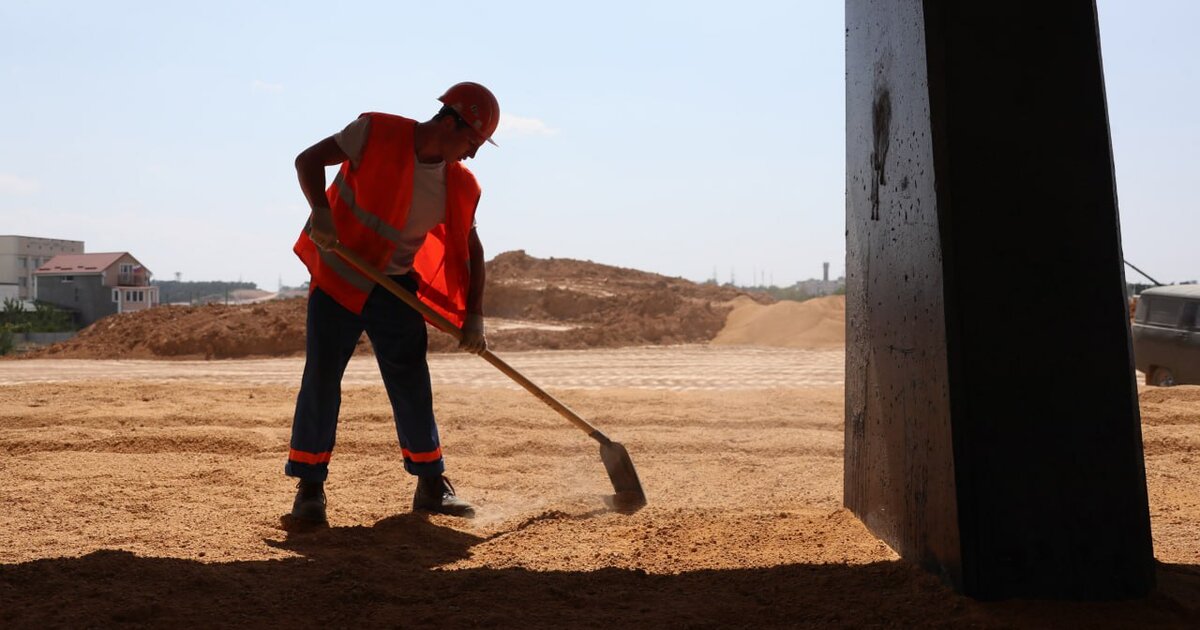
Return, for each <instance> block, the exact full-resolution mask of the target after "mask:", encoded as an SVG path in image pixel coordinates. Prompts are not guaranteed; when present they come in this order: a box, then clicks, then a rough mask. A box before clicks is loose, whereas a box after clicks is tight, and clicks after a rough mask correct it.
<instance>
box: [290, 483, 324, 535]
mask: <svg viewBox="0 0 1200 630" xmlns="http://www.w3.org/2000/svg"><path fill="white" fill-rule="evenodd" d="M292 518H294V519H296V520H297V521H301V522H303V523H306V524H311V525H324V524H325V523H327V522H328V521H326V519H325V484H324V483H322V482H320V481H301V482H300V483H298V484H296V500H295V502H293V503H292Z"/></svg>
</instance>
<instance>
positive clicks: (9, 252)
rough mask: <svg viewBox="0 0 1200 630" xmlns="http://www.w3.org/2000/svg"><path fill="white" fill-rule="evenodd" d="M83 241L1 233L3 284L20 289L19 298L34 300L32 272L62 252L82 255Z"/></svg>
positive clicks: (0, 277)
mask: <svg viewBox="0 0 1200 630" xmlns="http://www.w3.org/2000/svg"><path fill="white" fill-rule="evenodd" d="M82 253H83V241H66V240H62V239H57V238H39V237H36V236H15V235H12V234H5V235H0V286H4V285H12V286H15V287H16V288H17V299H20V300H32V299H33V271H34V270H35V269H37V268H38V267H41V266H42V265H44V264H45V263H46V262H47V261H49V260H50V259H51V258H54V257H55V256H57V255H59V254H82Z"/></svg>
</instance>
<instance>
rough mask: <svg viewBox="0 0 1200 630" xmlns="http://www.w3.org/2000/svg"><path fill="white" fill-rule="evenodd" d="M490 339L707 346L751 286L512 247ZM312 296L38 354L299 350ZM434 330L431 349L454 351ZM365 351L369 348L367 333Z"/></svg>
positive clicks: (126, 327) (128, 325)
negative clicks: (544, 255)
mask: <svg viewBox="0 0 1200 630" xmlns="http://www.w3.org/2000/svg"><path fill="white" fill-rule="evenodd" d="M487 275H488V288H487V290H486V292H485V293H484V296H485V298H484V312H485V313H486V314H487V316H488V318H489V324H488V341H489V343H490V344H491V346H492V348H493V349H495V350H498V351H505V350H534V349H585V348H601V347H606V348H607V347H622V346H640V345H670V344H682V343H704V342H707V341H709V340H710V339H712V338H713V337H714V336H716V335H717V333H718V332H719V331H720V330H721V329H722V327H723V326H725V317H726V315H727V314H728V313H729V311H730V309H731V308H732V306H731V304H732V301H733V300H734V299H735V298H738V297H739V296H740V297H742V298H743V299H744V300H745V301H746V302H748V303H755V302H754V300H760V301H770V298H768V297H765V296H754V297H750V296H748V294H747V293H745V292H744V291H741V290H738V289H733V288H730V287H719V286H716V285H711V284H697V283H695V282H691V281H688V280H684V279H682V278H668V277H665V276H661V275H658V274H653V273H648V272H644V271H638V270H635V269H624V268H621V267H612V266H608V265H601V264H597V263H593V262H590V261H579V260H571V259H565V258H549V259H541V258H534V257H532V256H529V255H527V254H525V252H523V251H516V252H507V253H504V254H500V255H499V256H496V257H495V258H494V259H492V260H491V261H489V262H488V263H487ZM305 308H306V301H305V300H304V299H288V300H275V301H267V302H262V303H258V304H246V305H236V306H234V305H228V306H227V305H216V304H212V305H205V306H194V307H180V306H170V307H160V308H154V309H149V310H146V311H139V312H137V313H128V314H122V315H116V316H112V317H107V318H105V319H103V320H101V321H99V322H97V323H95V324H94V325H92V326H90V327H89V328H87V329H85V330H83V331H82V332H80V334H79V335H77V336H76V337H75V338H73V339H71V340H68V341H67V342H64V343H61V344H58V345H55V346H50V347H48V348H44V349H41V350H38V351H35V352H31V353H27V354H26V355H24V356H26V357H29V358H51V357H58V358H81V359H116V358H125V359H148V358H181V359H182V358H188V359H194V358H210V359H226V358H241V357H253V356H291V355H297V354H302V353H303V352H304V324H305ZM456 346H457V343H456V342H455V341H454V340H453V339H452V338H451V337H450V336H449V335H446V334H444V333H441V332H438V331H436V330H433V329H432V328H431V329H430V341H429V347H430V350H432V351H435V352H442V351H451V350H454V349H455V347H456ZM358 352H370V343H369V342H368V341H367V340H366V337H365V336H364V338H363V339H362V340H361V341H360V342H359V348H358Z"/></svg>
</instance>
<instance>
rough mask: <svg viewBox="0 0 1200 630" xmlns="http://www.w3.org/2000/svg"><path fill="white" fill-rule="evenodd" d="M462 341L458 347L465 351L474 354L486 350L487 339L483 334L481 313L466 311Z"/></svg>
mask: <svg viewBox="0 0 1200 630" xmlns="http://www.w3.org/2000/svg"><path fill="white" fill-rule="evenodd" d="M462 334H463V335H462V341H460V342H459V344H458V347H459V348H460V349H462V350H466V351H467V352H472V353H474V354H482V353H483V351H484V350H487V339H486V338H485V337H484V336H483V315H482V314H480V313H468V314H467V321H466V322H464V323H463V327H462Z"/></svg>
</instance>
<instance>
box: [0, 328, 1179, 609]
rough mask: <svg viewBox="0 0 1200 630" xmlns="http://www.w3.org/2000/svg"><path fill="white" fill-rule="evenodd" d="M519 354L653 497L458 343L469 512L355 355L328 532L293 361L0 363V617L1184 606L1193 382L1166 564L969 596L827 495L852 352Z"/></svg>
mask: <svg viewBox="0 0 1200 630" xmlns="http://www.w3.org/2000/svg"><path fill="white" fill-rule="evenodd" d="M506 358H507V359H508V360H509V361H510V362H511V363H512V364H513V365H515V366H517V367H518V369H522V370H523V371H526V372H527V374H529V375H530V376H531V377H532V378H534V380H535V381H538V382H539V383H540V384H542V385H543V386H545V387H546V388H547V389H549V390H551V391H552V392H553V393H555V394H556V395H558V396H559V397H560V398H561V399H562V400H563V401H564V402H566V403H567V404H568V405H570V406H572V407H573V408H574V409H576V410H577V411H578V412H580V414H581V415H583V416H584V417H586V418H588V419H589V420H591V421H593V422H595V423H596V424H597V425H598V426H600V427H601V428H603V429H604V430H605V432H606V433H608V434H609V435H610V436H611V437H613V438H614V439H616V440H618V441H620V442H622V443H624V444H625V446H626V447H627V448H628V449H629V451H630V453H631V455H632V457H633V460H634V462H635V463H636V465H637V469H638V472H639V474H640V475H641V478H642V482H643V484H644V486H645V488H646V490H647V494H648V498H649V505H648V506H646V507H645V508H643V509H642V510H640V511H638V512H636V513H634V514H621V513H617V512H614V511H611V510H609V509H608V508H607V507H606V503H605V498H606V497H607V495H608V493H609V492H611V487H610V486H609V484H608V480H607V477H606V475H605V473H604V471H603V468H602V466H601V464H600V461H599V457H598V454H597V449H596V448H595V444H594V443H593V442H591V441H590V440H589V439H588V438H587V437H586V436H585V435H583V434H582V433H580V432H579V431H578V430H576V429H574V428H573V427H571V426H570V425H569V424H568V423H566V422H565V421H564V420H562V419H561V418H559V417H558V416H557V415H555V414H554V413H553V412H552V411H550V410H549V409H548V408H546V407H545V406H544V405H543V404H542V403H540V402H539V401H537V400H536V399H534V398H533V397H532V396H530V395H529V394H527V393H525V392H523V391H520V390H517V389H515V388H514V387H513V386H510V385H508V384H506V383H505V382H504V380H503V377H500V378H496V377H495V375H494V374H492V372H491V371H492V368H490V367H489V366H487V365H486V364H484V363H483V362H481V361H479V360H478V359H477V358H474V357H469V356H461V355H459V356H455V355H445V356H434V357H432V358H431V365H432V370H433V375H434V380H435V382H436V383H438V385H437V387H436V391H435V397H436V400H435V405H436V411H437V414H438V418H439V424H440V426H441V429H442V437H443V442H444V449H445V452H446V456H447V462H448V466H449V471H448V474H449V475H450V477H451V478H452V479H453V481H454V482H455V485H456V486H457V488H458V490H459V492H460V494H462V495H463V496H464V497H466V498H468V499H470V500H472V501H474V502H475V503H476V504H477V506H478V509H479V514H480V515H479V517H478V518H476V519H474V520H471V521H463V520H457V519H453V518H449V517H441V516H424V515H414V514H411V513H410V510H409V501H410V500H411V494H412V490H413V482H412V480H411V479H410V478H408V477H406V476H405V475H404V473H403V472H402V470H401V468H400V466H399V460H400V455H399V449H398V447H397V445H396V438H395V433H394V428H393V425H392V421H391V414H390V409H389V406H388V403H387V399H386V396H385V395H384V393H383V391H382V388H381V387H380V386H379V384H378V379H377V377H374V373H373V366H372V365H371V363H370V362H369V361H365V362H364V361H363V360H360V359H356V360H355V362H354V363H353V364H352V368H351V370H350V373H349V376H348V378H347V384H346V387H345V397H344V402H343V416H342V422H341V424H340V427H339V434H338V446H337V449H336V450H335V454H334V459H333V463H332V466H331V478H330V481H329V483H328V486H327V489H328V492H329V498H330V520H331V527H330V528H329V529H325V530H320V531H315V532H288V531H286V530H285V529H284V528H283V526H282V524H281V517H282V516H283V515H285V514H286V513H287V511H288V509H289V508H290V504H291V498H292V492H293V486H292V484H291V483H290V482H289V480H288V479H287V478H285V477H284V476H283V475H282V466H283V458H284V454H285V452H286V447H287V440H288V431H289V426H290V421H291V413H292V405H293V402H294V399H295V395H296V387H295V385H296V383H297V382H298V374H299V369H300V365H301V364H300V362H299V361H298V360H294V359H278V360H265V361H212V362H204V361H198V362H186V361H174V362H154V361H139V362H114V361H17V362H6V363H3V364H0V453H3V455H2V456H0V474H3V478H4V479H5V483H4V484H0V505H3V506H4V509H3V510H0V625H3V626H6V627H44V626H47V625H54V626H72V627H87V626H112V625H118V624H132V625H135V626H137V625H148V626H175V627H178V626H183V625H189V626H193V625H194V626H202V627H208V626H274V627H282V626H288V627H313V626H327V625H333V626H343V627H364V626H371V627H374V626H388V627H392V626H405V627H409V626H417V625H428V624H433V625H436V626H438V627H463V626H468V627H469V626H497V627H512V626H523V627H577V626H579V627H602V626H607V627H647V626H666V627H681V626H685V627H728V626H735V627H749V626H754V627H759V626H764V627H793V626H847V627H861V626H904V627H908V626H914V625H920V626H956V627H957V626H980V627H1013V626H1021V627H1063V626H1070V627H1076V626H1090V627H1133V626H1142V627H1144V626H1174V627H1189V626H1190V627H1196V625H1197V624H1200V491H1198V490H1197V485H1196V482H1197V480H1198V479H1200V388H1198V387H1177V388H1170V389H1158V388H1146V389H1143V391H1142V397H1141V404H1142V412H1143V435H1144V439H1145V446H1146V454H1147V460H1146V467H1147V473H1148V485H1149V491H1150V501H1151V511H1152V518H1153V527H1154V542H1155V554H1156V556H1157V558H1158V559H1159V561H1160V571H1159V583H1160V586H1159V589H1158V590H1157V591H1156V592H1155V593H1154V594H1153V595H1152V596H1151V597H1149V598H1147V599H1144V600H1137V601H1128V602H1109V603H1056V602H976V601H973V600H970V599H967V598H963V597H959V596H957V595H955V594H954V593H953V592H952V591H950V590H949V589H947V588H946V587H944V586H943V585H942V584H940V583H939V582H938V581H937V580H936V579H935V578H933V577H931V576H929V575H927V574H925V573H924V572H922V571H921V570H919V569H916V568H914V567H912V566H910V565H908V564H906V563H904V562H902V561H900V560H899V559H898V557H897V556H896V554H895V553H893V552H892V551H891V550H890V549H889V548H887V546H885V545H884V544H883V543H881V542H879V541H878V540H877V539H875V538H874V537H873V536H872V535H871V534H870V533H869V532H868V531H867V530H866V529H865V528H864V527H863V526H862V525H861V524H860V523H859V522H858V521H857V520H856V519H855V518H854V517H853V516H852V515H850V514H849V513H848V512H846V511H845V510H844V509H842V508H841V489H842V463H841V456H842V411H843V409H842V391H841V384H840V382H841V369H842V368H841V352H840V351H829V352H821V351H801V350H789V349H762V348H758V349H754V348H740V347H736V346H732V347H721V348H715V347H701V346H683V347H673V348H672V347H668V348H645V349H637V348H634V349H622V350H594V351H578V352H529V353H513V354H512V355H506Z"/></svg>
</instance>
